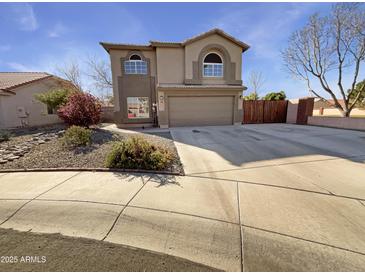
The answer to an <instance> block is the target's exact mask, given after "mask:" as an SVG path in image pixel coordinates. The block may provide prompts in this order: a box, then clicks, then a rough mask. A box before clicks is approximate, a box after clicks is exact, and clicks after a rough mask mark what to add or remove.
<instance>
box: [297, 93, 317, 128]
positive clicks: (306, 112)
mask: <svg viewBox="0 0 365 274" xmlns="http://www.w3.org/2000/svg"><path fill="white" fill-rule="evenodd" d="M313 106H314V98H305V99H299V103H298V112H297V124H299V125H306V124H307V121H308V116H311V115H312V113H313Z"/></svg>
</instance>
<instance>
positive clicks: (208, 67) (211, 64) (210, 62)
mask: <svg viewBox="0 0 365 274" xmlns="http://www.w3.org/2000/svg"><path fill="white" fill-rule="evenodd" d="M203 76H204V77H223V62H222V58H221V57H220V56H219V55H218V54H216V53H209V54H208V55H207V56H205V58H204V61H203Z"/></svg>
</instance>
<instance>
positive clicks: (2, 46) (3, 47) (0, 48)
mask: <svg viewBox="0 0 365 274" xmlns="http://www.w3.org/2000/svg"><path fill="white" fill-rule="evenodd" d="M10 49H11V46H10V45H0V51H8V50H10Z"/></svg>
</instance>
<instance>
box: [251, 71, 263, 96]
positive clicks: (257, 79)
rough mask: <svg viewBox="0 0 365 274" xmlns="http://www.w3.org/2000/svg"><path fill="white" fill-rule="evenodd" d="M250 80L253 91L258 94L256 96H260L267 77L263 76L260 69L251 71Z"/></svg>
mask: <svg viewBox="0 0 365 274" xmlns="http://www.w3.org/2000/svg"><path fill="white" fill-rule="evenodd" d="M248 81H249V83H250V85H251V86H252V90H253V93H254V94H256V96H258V93H259V91H260V89H261V88H262V86H263V85H264V82H265V79H264V77H263V76H262V73H261V72H260V71H251V72H250V75H249V78H248Z"/></svg>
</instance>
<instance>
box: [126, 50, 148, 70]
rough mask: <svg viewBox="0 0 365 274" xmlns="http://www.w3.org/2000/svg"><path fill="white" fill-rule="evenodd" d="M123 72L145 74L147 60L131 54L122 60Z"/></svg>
mask: <svg viewBox="0 0 365 274" xmlns="http://www.w3.org/2000/svg"><path fill="white" fill-rule="evenodd" d="M124 73H125V74H147V62H146V61H143V60H142V58H141V56H139V55H137V54H133V55H131V57H129V60H127V61H124Z"/></svg>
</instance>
